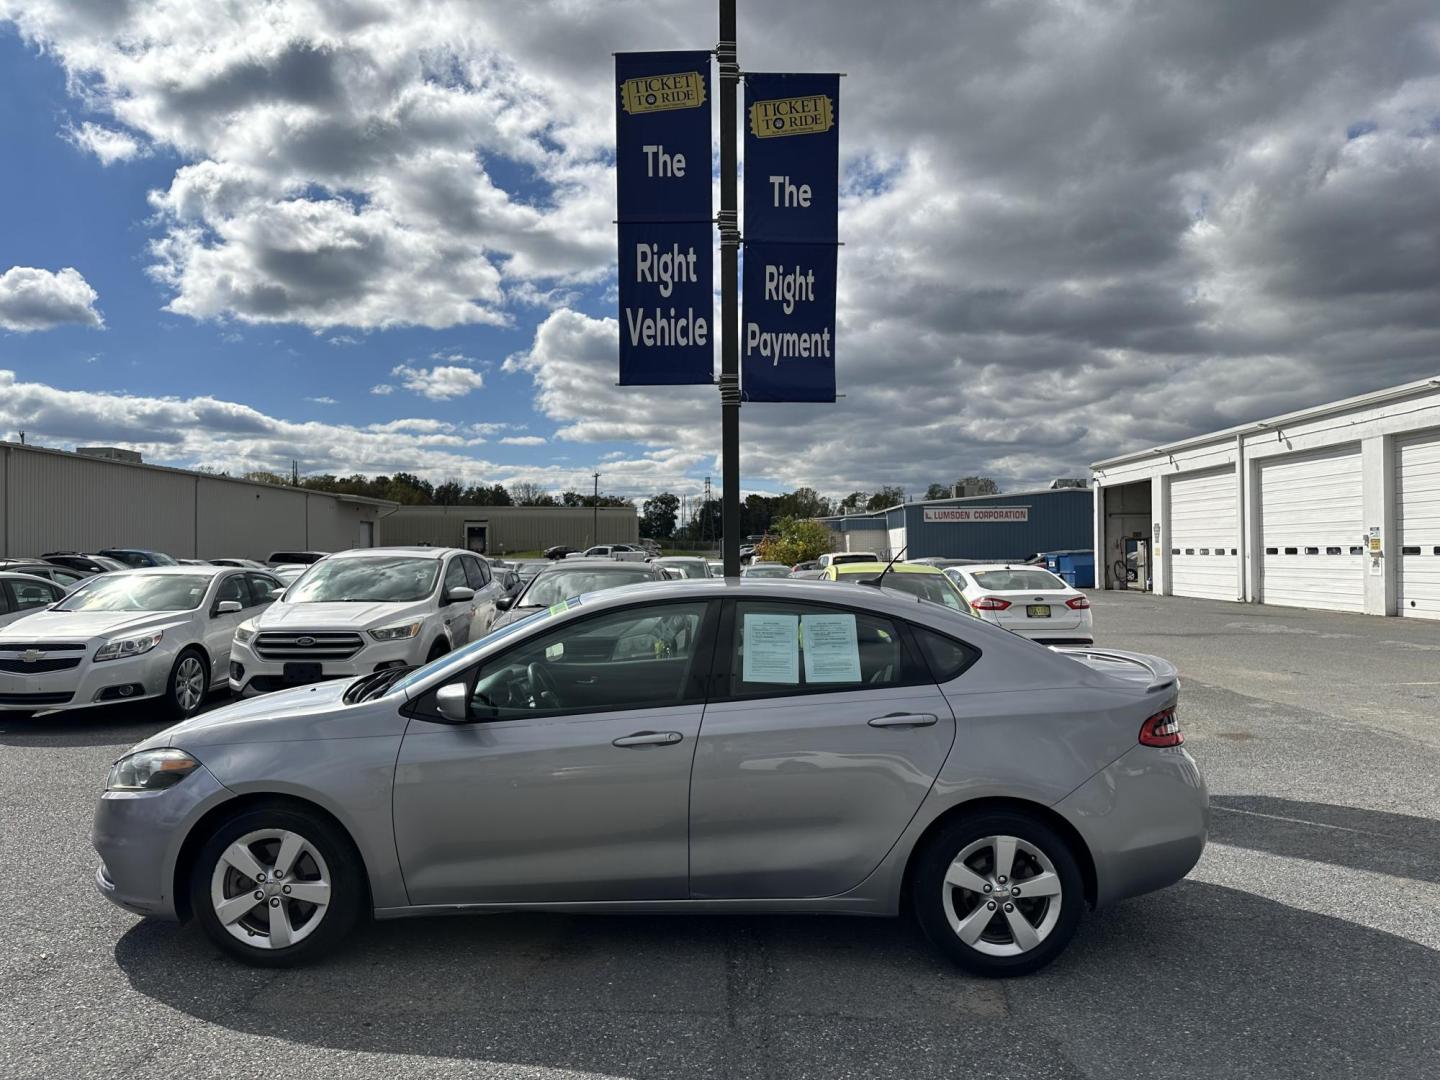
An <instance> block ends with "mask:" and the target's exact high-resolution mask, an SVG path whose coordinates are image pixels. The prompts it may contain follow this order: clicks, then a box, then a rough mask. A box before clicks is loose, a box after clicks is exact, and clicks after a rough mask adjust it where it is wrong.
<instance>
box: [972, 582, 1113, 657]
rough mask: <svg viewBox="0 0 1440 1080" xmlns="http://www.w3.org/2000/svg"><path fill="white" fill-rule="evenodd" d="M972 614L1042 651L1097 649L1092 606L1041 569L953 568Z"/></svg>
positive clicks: (1073, 588)
mask: <svg viewBox="0 0 1440 1080" xmlns="http://www.w3.org/2000/svg"><path fill="white" fill-rule="evenodd" d="M945 573H946V575H947V576H949V578H950V580H951V581H953V582H955V584H956V585H957V586H959V588H960V593H961V595H962V596H964V597H965V602H966V603H967V604H969V605H970V610H971V611H973V612H975V614H976V615H978V616H979V617H980V618H982V619H984V620H985V621H986V622H992V623H995V624H996V625H998V626H1003V627H1004V628H1005V629H1006V630H1013V631H1014V632H1015V633H1017V634H1019V635H1020V636H1021V637H1027V638H1030V639H1031V640H1032V641H1035V642H1038V643H1039V644H1041V645H1093V644H1094V643H1095V628H1094V620H1093V619H1092V617H1091V613H1090V600H1089V598H1088V597H1086V595H1085V594H1084V593H1083V592H1081V591H1080V590H1079V589H1077V588H1075V587H1073V586H1071V585H1069V584H1067V583H1066V582H1065V580H1064V579H1063V578H1060V577H1057V576H1056V575H1054V574H1052V573H1051V572H1050V571H1049V570H1046V569H1044V568H1043V567H1039V566H1025V565H1023V564H1022V565H1014V566H1012V565H1007V564H1004V563H997V564H995V565H991V566H986V565H979V566H949V567H946V568H945Z"/></svg>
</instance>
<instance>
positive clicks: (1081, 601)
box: [1065, 596, 1090, 611]
mask: <svg viewBox="0 0 1440 1080" xmlns="http://www.w3.org/2000/svg"><path fill="white" fill-rule="evenodd" d="M1065 606H1066V607H1068V608H1069V609H1070V610H1071V611H1084V610H1085V609H1086V608H1087V607H1089V606H1090V598H1089V597H1086V596H1076V597H1074V598H1072V599H1070V600H1066V601H1065Z"/></svg>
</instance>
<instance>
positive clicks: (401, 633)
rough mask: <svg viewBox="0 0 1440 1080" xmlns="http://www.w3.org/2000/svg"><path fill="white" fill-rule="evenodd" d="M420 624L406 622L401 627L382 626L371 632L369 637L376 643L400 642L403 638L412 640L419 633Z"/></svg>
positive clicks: (417, 622)
mask: <svg viewBox="0 0 1440 1080" xmlns="http://www.w3.org/2000/svg"><path fill="white" fill-rule="evenodd" d="M420 626H421V624H420V622H419V621H418V620H417V621H416V622H408V623H404V624H403V625H401V626H383V627H381V628H380V629H379V630H371V631H370V636H371V637H373V638H374V639H375V640H376V641H402V640H403V639H405V638H412V637H414V636H415V635H416V634H418V633H420Z"/></svg>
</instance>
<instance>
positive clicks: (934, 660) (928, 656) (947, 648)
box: [912, 626, 980, 683]
mask: <svg viewBox="0 0 1440 1080" xmlns="http://www.w3.org/2000/svg"><path fill="white" fill-rule="evenodd" d="M912 629H913V630H914V631H915V640H916V641H917V642H919V644H920V652H921V653H922V654H923V655H924V657H925V662H926V663H927V664H929V665H930V675H931V677H932V678H934V680H935V681H936V682H937V683H944V682H949V681H950V680H951V679H956V678H959V677H960V676H961V675H963V674H964V673H965V671H966V669H967V668H969V667H970V665H971V664H973V663H975V661H976V660H978V659H980V650H979V649H976V648H974V647H973V646H970V645H966V644H965V643H964V642H961V641H956V640H955V639H954V638H952V637H946V636H945V635H944V634H940V633H936V632H935V631H934V630H930V629H928V628H927V627H924V626H915V627H912Z"/></svg>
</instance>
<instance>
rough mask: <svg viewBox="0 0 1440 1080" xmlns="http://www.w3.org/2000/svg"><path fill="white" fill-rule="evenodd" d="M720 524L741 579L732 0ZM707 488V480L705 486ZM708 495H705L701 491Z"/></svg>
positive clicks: (727, 47) (718, 49)
mask: <svg viewBox="0 0 1440 1080" xmlns="http://www.w3.org/2000/svg"><path fill="white" fill-rule="evenodd" d="M715 59H716V61H717V62H718V63H719V66H720V214H719V216H718V217H717V218H716V224H717V225H718V226H719V227H720V459H721V463H720V498H721V500H722V502H721V508H720V521H721V540H722V541H723V546H722V554H721V557H722V559H723V561H724V566H725V576H726V577H727V578H728V577H739V576H740V295H739V292H740V285H739V278H740V218H739V214H738V207H737V200H736V190H735V189H736V183H735V174H736V171H737V165H738V157H739V154H738V149H739V148H738V147H737V146H736V133H735V120H736V115H735V95H736V92H737V90H738V88H739V83H740V63H739V60H738V59H737V57H736V51H735V0H720V40H719V42H718V43H716V45H715ZM707 487H708V482H707ZM706 494H707V496H708V494H709V492H708V491H707V492H706Z"/></svg>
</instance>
